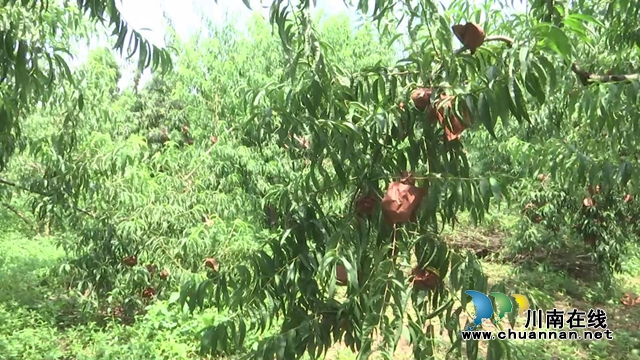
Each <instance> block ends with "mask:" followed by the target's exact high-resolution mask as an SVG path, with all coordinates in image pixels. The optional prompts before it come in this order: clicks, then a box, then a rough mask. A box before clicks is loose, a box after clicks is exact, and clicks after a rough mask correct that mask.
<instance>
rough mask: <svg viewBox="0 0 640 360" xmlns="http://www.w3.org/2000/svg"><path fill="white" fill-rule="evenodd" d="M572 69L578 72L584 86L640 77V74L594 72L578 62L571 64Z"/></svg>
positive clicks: (577, 74)
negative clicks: (602, 73) (583, 67)
mask: <svg viewBox="0 0 640 360" xmlns="http://www.w3.org/2000/svg"><path fill="white" fill-rule="evenodd" d="M571 71H573V72H574V73H575V74H576V76H577V77H578V80H580V82H581V83H582V85H584V86H589V85H591V84H593V83H596V82H600V83H610V82H626V81H633V80H638V79H639V78H640V74H627V75H598V74H593V73H590V72H588V71H585V70H583V69H582V68H580V66H578V64H576V63H573V64H571Z"/></svg>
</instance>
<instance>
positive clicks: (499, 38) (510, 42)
mask: <svg viewBox="0 0 640 360" xmlns="http://www.w3.org/2000/svg"><path fill="white" fill-rule="evenodd" d="M489 41H501V42H503V43H505V44H507V46H509V47H511V46H513V43H514V40H513V39H512V38H510V37H508V36H502V35H494V36H487V37H486V38H485V39H484V43H487V42H489ZM484 43H483V44H484ZM465 50H469V48H468V47H466V46H463V47H461V48H460V49H458V50H456V52H455V55H460V54H462V53H463V52H464V51H465Z"/></svg>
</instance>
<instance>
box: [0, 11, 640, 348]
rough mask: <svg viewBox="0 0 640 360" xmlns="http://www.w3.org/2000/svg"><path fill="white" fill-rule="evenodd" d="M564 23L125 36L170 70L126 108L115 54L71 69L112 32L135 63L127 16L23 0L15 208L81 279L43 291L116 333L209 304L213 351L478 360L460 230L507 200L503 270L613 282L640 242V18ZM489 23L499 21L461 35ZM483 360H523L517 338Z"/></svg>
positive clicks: (553, 18) (14, 67) (475, 269)
mask: <svg viewBox="0 0 640 360" xmlns="http://www.w3.org/2000/svg"><path fill="white" fill-rule="evenodd" d="M552 4H553V6H552V7H551V8H548V7H547V2H540V4H537V3H532V4H531V8H530V11H529V13H528V14H519V13H515V14H512V15H509V16H508V17H507V16H505V15H504V12H503V10H502V9H499V8H496V7H485V8H480V7H479V8H474V7H473V6H472V5H471V4H468V3H462V2H453V3H452V4H451V5H450V6H449V7H447V8H444V9H441V8H440V7H439V6H436V4H434V3H431V2H419V3H412V2H404V3H398V4H395V3H394V2H391V1H382V0H381V1H377V2H376V8H375V10H374V11H373V14H371V13H370V11H368V9H367V6H365V2H360V3H359V5H358V9H359V10H360V11H361V12H362V13H364V14H368V15H367V16H366V21H365V20H363V21H362V23H361V24H360V25H358V26H354V25H353V24H352V23H350V22H349V18H347V17H332V18H329V19H327V20H324V21H321V20H320V19H317V18H314V17H312V16H311V12H310V11H309V4H308V3H306V2H302V3H301V4H299V5H297V6H289V7H286V6H284V2H282V3H280V2H276V3H274V4H273V6H272V9H271V14H272V16H271V19H270V20H271V24H272V25H274V29H275V30H276V31H275V32H274V33H273V34H272V33H271V32H270V31H269V30H270V27H269V23H268V22H266V21H263V20H262V19H260V18H257V17H256V18H254V19H253V20H252V22H251V26H250V27H249V29H248V31H240V29H236V28H235V27H233V26H223V27H218V28H216V27H214V26H212V25H209V26H208V28H206V29H205V30H203V31H202V32H201V33H200V34H197V36H194V37H193V38H191V39H188V40H187V41H181V40H180V39H178V38H177V37H173V38H171V39H170V40H169V43H170V44H171V48H170V49H165V50H162V51H161V50H159V49H157V48H153V47H151V46H150V45H148V44H147V43H146V42H144V41H143V40H141V38H140V36H139V34H137V33H136V32H133V33H131V34H132V35H131V36H132V39H133V41H132V45H130V46H131V51H132V52H135V51H136V49H137V51H138V52H139V54H140V60H139V62H138V64H139V66H138V70H139V71H141V70H142V69H144V68H145V67H147V66H149V65H150V64H153V65H154V66H159V65H166V64H168V60H169V56H170V55H172V57H173V61H172V62H173V68H172V69H171V71H167V72H165V73H155V74H154V77H153V79H152V80H151V81H150V82H149V83H148V84H145V85H144V86H138V84H137V81H136V83H135V84H134V86H133V87H129V88H126V89H119V88H118V86H117V83H118V80H119V79H120V76H121V72H120V71H121V70H120V69H119V67H118V65H117V62H116V60H115V57H114V54H113V53H112V52H111V51H110V50H108V49H98V50H95V51H93V52H92V53H91V54H90V56H89V57H88V59H87V61H86V63H85V64H84V65H83V67H81V68H80V69H78V70H77V71H75V72H74V73H72V72H71V70H69V69H68V66H67V65H66V62H65V59H64V57H63V56H62V55H60V54H59V53H60V52H63V50H64V49H66V48H69V47H70V46H71V44H72V43H73V42H74V41H75V39H77V38H83V37H87V36H89V35H90V34H95V31H94V30H88V29H93V27H94V26H93V25H94V23H95V22H96V21H102V20H101V19H100V17H101V14H102V13H106V14H107V15H108V17H109V19H108V20H105V21H111V23H112V24H114V25H112V26H113V27H114V28H115V33H117V40H116V41H117V44H116V47H117V48H120V49H122V48H124V47H125V46H124V42H123V41H124V39H125V38H126V36H128V35H127V34H128V33H129V32H128V30H127V28H126V26H125V25H124V23H122V22H121V20H120V17H119V13H118V11H117V9H116V7H115V3H113V2H112V1H107V2H106V4H103V3H101V2H96V1H93V2H87V3H82V2H80V3H79V4H78V5H79V6H72V5H68V4H66V3H65V5H64V6H62V5H61V6H54V4H49V7H48V8H46V9H45V8H37V7H32V6H31V5H30V4H26V5H25V4H22V5H20V4H16V3H14V2H11V4H7V5H6V6H4V8H3V10H2V12H1V14H2V17H3V19H2V28H1V29H0V32H1V33H2V36H3V39H4V43H5V46H4V47H3V48H2V50H0V51H2V55H3V60H2V61H3V63H2V65H3V69H4V71H3V73H4V75H3V85H2V96H3V103H2V109H1V110H2V113H1V114H0V139H2V141H1V144H2V145H1V147H2V149H0V151H1V154H0V170H1V171H2V172H1V173H0V174H1V175H2V176H1V177H0V201H2V204H3V206H5V207H6V208H7V209H15V206H18V207H20V208H30V209H31V210H32V214H33V215H35V216H36V218H37V219H38V221H40V223H41V224H43V226H46V227H48V228H49V230H50V231H52V232H54V233H62V234H64V236H60V237H59V239H60V244H59V245H60V246H61V247H62V248H63V249H64V250H65V252H66V253H67V254H68V259H69V261H68V264H65V265H64V266H62V267H60V268H56V269H53V271H55V272H56V274H57V275H58V277H59V279H60V281H61V282H63V283H64V284H65V286H66V287H68V288H73V289H76V290H77V291H78V292H79V293H80V294H83V296H84V298H86V299H89V300H88V301H85V302H84V303H83V304H84V305H86V306H89V307H93V308H94V310H96V311H97V312H99V313H101V314H103V315H112V314H117V316H119V317H120V316H122V318H123V319H124V318H131V316H132V315H133V314H135V313H136V312H139V311H142V309H143V308H144V306H143V305H147V304H149V303H150V302H152V301H153V299H163V298H164V299H166V298H168V296H169V294H170V292H171V289H172V288H176V287H181V294H180V297H179V299H174V300H177V302H178V303H179V304H185V303H186V304H187V305H188V307H189V308H190V309H191V311H195V310H196V309H197V308H201V309H202V308H211V307H213V308H215V309H216V311H217V312H218V313H219V314H220V315H219V316H217V317H216V318H215V319H214V320H212V322H211V324H210V325H209V326H208V327H207V328H206V329H204V332H203V334H202V339H201V340H202V351H203V352H205V353H211V354H214V355H218V354H233V353H239V352H243V353H247V354H249V355H248V356H250V357H255V358H260V359H262V358H273V357H274V356H276V357H277V358H280V359H291V358H297V357H299V356H301V355H302V354H307V355H309V356H311V357H319V356H321V354H322V353H323V352H325V351H326V350H327V349H328V348H329V347H330V346H331V345H333V344H334V343H335V342H337V341H339V340H340V339H342V340H343V341H344V342H345V344H346V345H348V346H349V347H351V348H353V349H354V350H357V351H358V354H359V356H360V357H363V358H366V357H368V356H369V355H370V354H371V353H373V352H378V353H380V354H381V355H382V356H384V357H385V358H389V359H390V358H392V356H393V355H392V354H393V350H394V349H395V347H396V345H397V343H398V341H399V339H400V335H401V333H402V331H403V328H404V326H408V328H409V332H410V338H411V344H412V346H413V352H414V356H415V358H416V359H422V358H427V357H429V356H432V355H433V354H434V352H435V351H436V345H435V338H436V337H438V335H437V333H436V332H437V331H446V333H447V336H446V338H447V339H448V341H449V343H448V348H449V351H450V352H451V353H453V354H462V353H465V354H466V356H467V357H469V358H474V359H475V358H477V357H478V352H479V347H478V343H477V342H474V341H467V342H465V343H464V344H463V342H462V339H461V338H460V336H459V332H460V330H461V329H462V326H464V324H460V321H459V318H460V317H461V315H463V313H467V303H468V301H469V299H468V297H467V296H465V294H464V291H465V290H469V289H473V290H477V291H480V292H483V293H486V292H488V291H489V290H490V289H489V288H488V287H489V286H488V282H487V278H486V276H485V275H484V274H483V271H482V269H481V266H480V264H479V262H478V259H477V256H476V255H475V254H474V253H473V252H471V251H459V250H458V249H456V248H454V247H452V246H451V245H450V244H448V243H447V242H445V241H443V239H442V237H441V233H442V231H443V230H444V229H445V228H447V227H453V226H455V225H456V224H457V223H458V221H459V219H460V217H461V216H468V217H469V218H470V219H471V220H472V221H473V222H481V221H482V220H483V219H484V218H485V215H486V213H487V212H488V211H489V210H490V209H491V207H492V206H493V207H495V206H498V205H501V204H504V201H503V200H508V201H509V205H512V206H516V207H518V206H519V207H520V209H522V210H523V211H522V217H521V224H520V233H519V236H518V237H516V238H515V239H516V240H517V241H516V243H513V244H509V250H510V251H512V252H516V253H525V252H532V251H534V252H535V251H538V250H539V249H540V248H542V249H543V251H544V253H545V254H546V255H547V256H553V255H552V253H553V252H554V251H555V249H564V250H566V249H574V250H575V249H578V250H576V251H588V252H589V254H591V255H592V256H593V257H594V259H595V260H596V263H597V265H598V271H599V272H602V273H604V274H605V275H607V277H605V280H606V281H610V280H611V278H612V276H613V274H614V273H615V272H616V271H619V270H620V265H621V262H622V260H623V259H624V257H625V256H627V255H628V253H629V252H630V251H632V250H633V249H634V248H633V247H631V244H633V243H634V242H636V241H637V235H639V234H640V232H639V231H638V230H639V229H638V225H637V224H638V221H637V220H638V218H639V215H640V209H638V207H637V205H636V203H634V202H633V194H634V193H636V189H637V187H638V184H637V183H636V182H637V180H636V178H637V176H636V173H635V169H634V167H633V166H632V164H633V163H634V162H635V161H637V156H638V154H637V153H636V150H635V149H636V148H637V145H636V144H635V142H636V138H637V136H636V134H637V132H638V131H639V130H638V129H637V126H635V123H634V122H633V119H634V117H635V116H636V115H637V113H638V104H640V102H638V101H637V100H638V95H639V87H638V82H637V76H635V75H628V74H627V73H629V72H632V71H633V69H635V68H636V67H637V66H636V65H637V63H638V55H637V51H636V46H638V45H639V44H638V43H637V41H638V40H637V39H638V38H637V34H636V31H627V30H628V28H629V24H630V22H629V21H630V20H629V19H630V18H631V17H632V16H629V14H638V13H640V12H638V11H637V10H638V9H634V8H633V7H634V6H637V5H635V4H631V3H626V2H624V1H619V2H615V3H613V4H608V5H607V6H606V7H604V5H603V4H601V3H598V2H595V3H594V2H588V1H582V2H574V3H562V2H557V3H552ZM3 5H5V4H3ZM81 10H84V11H88V14H89V17H88V18H87V17H83V16H82V12H81ZM480 14H483V15H484V17H485V18H487V19H491V21H486V22H485V23H483V24H481V25H479V27H477V26H472V25H466V26H463V25H464V24H465V23H466V22H467V21H468V22H472V21H473V22H479V20H477V19H476V18H477V17H479V16H480ZM371 16H373V18H371ZM87 19H93V20H90V21H89V20H87ZM25 23H30V24H37V25H38V26H37V27H34V26H32V27H28V28H27V27H26V26H21V25H20V24H25ZM400 23H402V24H408V28H409V31H408V32H407V33H405V32H401V31H400V30H402V28H403V27H402V26H401V27H397V26H396V25H398V24H400ZM34 29H37V30H34ZM482 29H484V31H482ZM478 30H480V32H481V33H482V34H481V35H479V34H480V32H478ZM622 30H625V31H622ZM485 32H486V34H487V35H493V36H486V37H485V35H484V33H485ZM455 38H457V39H458V40H456V41H454V39H455ZM458 42H461V43H462V45H460V44H458V45H455V44H457V43H458ZM405 43H406V44H407V45H406V46H405V45H401V46H400V47H401V48H400V49H398V46H399V45H398V44H405ZM613 44H615V46H612V45H613ZM45 64H48V65H49V66H45ZM616 64H617V65H616ZM621 64H623V65H624V66H623V65H621ZM582 68H585V69H589V70H588V71H587V70H583V69H582ZM165 69H169V68H168V67H165ZM606 72H609V75H606V74H605V73H606ZM617 74H625V75H617ZM436 104H439V105H437V106H436ZM438 120H439V121H438ZM18 144H20V145H21V146H20V147H19V146H17V145H18ZM18 148H21V150H23V151H21V152H19V153H18V154H16V149H18ZM550 239H551V240H550ZM585 243H586V244H587V245H588V246H587V247H585V246H584V244H585ZM336 285H344V291H342V290H343V289H342V288H337V287H336ZM504 286H505V285H504V284H497V285H494V287H493V290H494V291H505V287H504ZM519 292H520V293H524V294H527V289H520V290H519ZM527 295H529V296H530V297H531V299H532V301H533V305H534V306H535V305H537V301H538V298H539V296H538V294H527ZM540 301H543V300H540ZM512 320H513V319H512ZM265 331H267V332H266V333H265V335H263V336H262V338H261V340H259V341H258V342H257V345H256V346H255V347H254V348H253V349H248V348H246V346H245V345H246V344H245V341H244V340H245V339H246V337H247V336H249V335H255V334H256V333H262V332H265ZM376 334H379V335H380V336H379V340H381V341H379V342H378V341H374V340H376V339H378V338H376ZM485 351H486V353H487V355H486V356H487V358H488V359H499V358H502V357H507V358H508V357H511V354H512V350H511V347H510V345H509V343H508V342H489V343H488V344H487V349H485V350H483V352H485Z"/></svg>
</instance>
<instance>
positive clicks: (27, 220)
mask: <svg viewBox="0 0 640 360" xmlns="http://www.w3.org/2000/svg"><path fill="white" fill-rule="evenodd" d="M0 204H2V206H4V207H5V208H7V210H9V211H11V212H12V213H14V214H15V215H16V216H17V217H19V218H20V219H21V220H22V221H24V223H25V224H27V226H28V227H29V228H30V229H31V230H32V231H33V232H35V233H37V232H38V231H36V228H35V226H33V224H32V223H31V221H29V219H27V217H26V216H24V215H23V214H22V213H21V212H20V211H18V209H16V208H14V207H13V206H11V205H10V204H7V203H5V202H3V203H0Z"/></svg>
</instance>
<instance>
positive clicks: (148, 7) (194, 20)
mask: <svg viewBox="0 0 640 360" xmlns="http://www.w3.org/2000/svg"><path fill="white" fill-rule="evenodd" d="M444 1H445V2H447V3H448V2H449V1H451V0H444ZM469 1H473V2H476V1H477V2H480V1H479V0H469ZM515 1H516V3H517V4H515V6H514V7H513V8H512V9H509V10H511V11H514V10H515V11H518V10H522V9H524V3H526V2H525V1H523V3H519V0H515ZM217 2H218V4H216V1H215V0H120V4H119V5H118V8H119V9H120V11H121V13H122V15H123V17H124V19H125V20H126V21H127V22H128V23H129V25H130V26H131V27H133V28H134V29H136V30H138V31H139V32H140V33H141V34H142V35H143V36H144V37H145V38H146V39H147V40H149V41H150V42H151V43H153V44H154V45H157V46H163V45H164V34H165V32H166V27H167V25H166V21H165V18H164V16H163V13H166V14H167V15H168V17H169V18H170V19H171V22H172V25H173V27H174V29H175V30H176V33H177V34H178V36H179V37H180V38H181V39H183V40H186V39H187V38H189V37H190V36H191V35H193V34H194V33H196V32H197V31H198V29H199V27H200V24H201V19H202V17H203V16H205V17H207V18H209V19H211V20H212V22H213V23H214V24H222V23H223V22H225V20H227V19H233V21H234V22H235V23H236V24H238V25H240V26H241V25H242V24H243V23H245V22H246V21H247V20H248V19H249V18H250V17H251V15H252V13H253V11H252V10H254V11H259V12H261V13H262V14H263V16H265V17H268V15H269V9H268V5H266V7H265V6H262V5H260V0H250V4H251V8H252V10H249V9H248V8H247V7H246V6H245V5H244V3H243V1H240V0H218V1H217ZM265 3H267V4H269V3H270V1H265ZM371 3H372V5H373V3H374V1H373V0H371ZM316 10H318V11H322V12H323V13H325V14H326V15H336V14H339V13H343V12H347V13H348V14H349V15H350V16H354V17H355V15H356V12H355V10H354V9H353V8H349V7H347V6H346V5H345V4H344V1H343V0H318V1H317V7H316ZM113 42H114V39H109V38H107V39H100V40H99V41H98V43H93V44H92V45H91V46H90V47H89V48H84V49H80V51H79V52H78V53H77V55H78V56H77V57H76V58H75V59H74V61H72V63H74V64H77V65H79V64H80V63H82V62H84V60H85V59H86V55H87V54H88V52H89V50H90V49H92V48H96V47H100V46H108V45H112V44H113ZM136 58H137V56H135V57H134V59H136ZM119 62H120V63H121V65H122V67H123V69H122V73H123V77H122V79H121V80H120V84H119V85H120V86H121V87H123V86H126V84H128V83H130V82H131V81H132V79H133V69H134V66H132V65H127V64H126V62H125V60H124V59H119ZM150 77H151V73H150V71H149V70H146V71H145V73H144V74H143V76H142V79H141V84H143V83H144V82H146V81H148V80H149V79H150Z"/></svg>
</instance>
